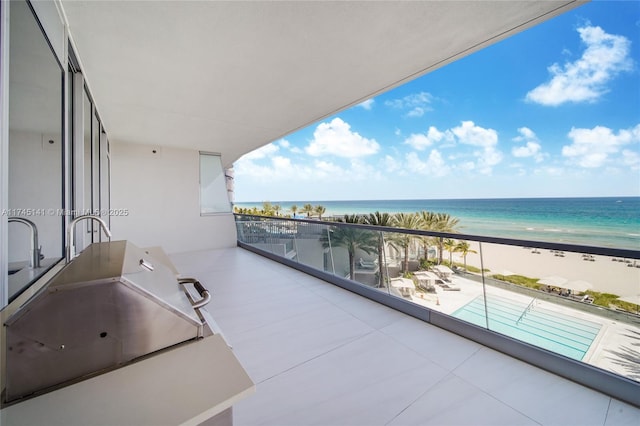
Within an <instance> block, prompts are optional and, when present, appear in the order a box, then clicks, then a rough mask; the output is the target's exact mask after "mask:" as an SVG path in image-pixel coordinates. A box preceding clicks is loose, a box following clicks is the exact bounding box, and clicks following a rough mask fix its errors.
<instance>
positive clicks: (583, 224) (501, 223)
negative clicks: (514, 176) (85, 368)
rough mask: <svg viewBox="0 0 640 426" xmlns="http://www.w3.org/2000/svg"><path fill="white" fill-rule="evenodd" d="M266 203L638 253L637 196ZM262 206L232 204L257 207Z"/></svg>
mask: <svg viewBox="0 0 640 426" xmlns="http://www.w3.org/2000/svg"><path fill="white" fill-rule="evenodd" d="M269 202H271V204H278V205H280V207H281V208H282V211H281V212H282V214H283V215H286V214H291V211H290V209H291V206H293V205H296V206H297V207H298V209H300V208H302V206H303V205H305V204H311V205H313V206H317V205H322V206H324V207H325V208H326V212H325V214H324V216H343V215H345V214H369V213H373V212H376V211H380V212H386V213H400V212H404V213H412V212H418V211H422V210H426V211H431V212H436V213H448V214H449V215H451V216H452V217H455V218H457V219H459V220H460V222H459V226H458V228H457V230H458V232H461V233H464V234H470V235H482V236H490V237H502V238H515V239H523V240H535V241H548V242H557V243H567V244H580V245H587V246H599V247H612V248H620V249H631V250H640V197H629V196H626V197H564V198H563V197H554V198H478V199H435V200H424V199H422V200H421V199H416V200H296V201H269ZM262 203H263V201H259V202H238V203H235V204H234V205H235V206H236V207H239V208H252V207H257V208H258V209H260V208H262ZM298 216H299V217H300V215H298Z"/></svg>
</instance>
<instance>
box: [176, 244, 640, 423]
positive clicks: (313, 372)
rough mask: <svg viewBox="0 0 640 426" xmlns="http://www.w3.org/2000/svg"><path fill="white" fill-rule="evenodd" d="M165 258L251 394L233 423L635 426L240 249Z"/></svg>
mask: <svg viewBox="0 0 640 426" xmlns="http://www.w3.org/2000/svg"><path fill="white" fill-rule="evenodd" d="M172 260H173V261H174V262H175V264H176V266H177V268H178V270H179V271H180V272H181V274H182V275H184V276H195V277H197V278H198V279H199V280H200V281H201V282H202V283H203V284H204V285H205V286H207V287H208V288H209V289H211V290H212V291H213V300H212V302H211V303H210V305H209V311H210V312H211V313H212V315H213V316H214V318H215V319H216V321H217V322H218V324H219V325H220V327H221V328H222V330H223V332H224V334H225V337H226V338H227V340H228V341H229V343H230V344H232V345H233V348H234V352H235V354H236V356H237V357H238V359H239V360H240V362H241V363H242V364H243V365H244V367H245V369H246V370H247V372H248V373H249V375H250V376H251V377H252V379H253V380H254V382H255V383H256V385H257V389H256V393H255V394H254V395H252V396H250V397H249V398H247V399H245V400H243V401H241V402H240V403H238V404H236V406H235V407H234V422H235V425H236V426H242V425H278V426H280V425H296V426H298V425H367V426H369V425H521V424H522V425H536V424H540V425H635V426H637V425H639V424H640V409H638V408H636V407H633V406H631V405H629V404H626V403H623V402H620V401H618V400H615V399H612V398H610V397H608V396H606V395H604V394H601V393H599V392H596V391H594V390H591V389H589V388H586V387H584V386H581V385H578V384H575V383H573V382H571V381H568V380H566V379H563V378H560V377H558V376H556V375H554V374H551V373H548V372H546V371H544V370H541V369H539V368H536V367H533V366H531V365H529V364H526V363H524V362H521V361H518V360H516V359H513V358H511V357H509V356H506V355H503V354H501V353H499V352H497V351H494V350H492V349H489V348H487V347H484V346H482V345H480V344H477V343H475V342H472V341H470V340H467V339H465V338H462V337H459V336H457V335H455V334H452V333H449V332H447V331H444V330H442V329H440V328H437V327H435V326H432V325H429V324H427V323H424V322H422V321H420V320H417V319H414V318H412V317H409V316H407V315H405V314H403V313H400V312H397V311H395V310H393V309H390V308H387V307H385V306H382V305H380V304H378V303H376V302H373V301H370V300H368V299H365V298H363V297H361V296H358V295H356V294H353V293H351V292H348V291H346V290H343V289H341V288H338V287H336V286H334V285H332V284H329V283H326V282H324V281H321V280H318V279H316V278H314V277H311V276H309V275H307V274H304V273H302V272H299V271H296V270H294V269H291V268H288V267H286V266H284V265H281V264H279V263H276V262H273V261H271V260H269V259H266V258H263V257H261V256H258V255H256V254H253V253H251V252H248V251H246V250H243V249H240V248H233V249H224V250H211V251H200V252H192V253H183V254H178V255H174V256H172ZM214 362H215V361H214Z"/></svg>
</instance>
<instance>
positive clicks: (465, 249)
mask: <svg viewBox="0 0 640 426" xmlns="http://www.w3.org/2000/svg"><path fill="white" fill-rule="evenodd" d="M455 251H457V252H460V253H462V258H463V259H464V269H465V270H466V269H467V254H469V253H478V252H477V251H475V250H471V246H469V243H468V242H466V241H460V242H459V243H458V244H457V245H456V248H455Z"/></svg>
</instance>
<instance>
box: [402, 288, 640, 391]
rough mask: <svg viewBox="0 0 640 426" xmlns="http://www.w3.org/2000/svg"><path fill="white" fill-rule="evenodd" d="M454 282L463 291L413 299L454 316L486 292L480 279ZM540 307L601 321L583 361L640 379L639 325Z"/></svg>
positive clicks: (520, 298) (505, 293)
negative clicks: (478, 280)
mask: <svg viewBox="0 0 640 426" xmlns="http://www.w3.org/2000/svg"><path fill="white" fill-rule="evenodd" d="M452 284H453V285H455V286H457V287H460V291H444V290H443V289H442V288H440V287H438V288H437V293H435V294H433V293H429V294H424V298H422V297H419V296H413V297H412V298H411V300H412V301H413V302H414V303H417V304H419V305H422V306H425V307H427V308H429V309H432V310H435V311H438V312H442V313H445V314H448V315H451V314H453V313H454V312H455V311H457V310H458V309H460V308H462V307H463V306H465V305H466V304H468V303H470V302H471V301H473V300H474V299H475V298H476V297H478V296H482V295H483V291H482V284H481V283H479V282H476V281H472V280H469V279H467V278H464V277H460V276H453V277H452ZM487 293H488V294H489V295H496V296H499V297H502V298H505V299H510V300H513V301H515V302H518V303H524V304H528V303H529V302H531V301H532V300H533V298H532V297H531V296H527V295H523V294H519V293H515V292H511V291H509V290H505V289H501V288H496V287H491V286H487ZM536 306H538V307H540V308H544V309H547V310H550V311H555V312H558V313H561V314H564V315H569V316H572V317H574V318H578V319H582V320H585V321H590V322H594V323H597V324H601V325H602V327H601V329H600V332H599V333H598V335H597V336H596V337H595V339H594V340H593V343H592V344H591V346H590V347H589V350H588V351H587V352H586V354H585V356H584V357H583V359H582V361H583V362H585V363H587V364H591V365H594V366H596V367H600V368H603V369H605V370H608V371H613V372H615V373H617V374H620V375H622V376H625V377H629V378H631V379H633V380H636V381H639V380H640V351H639V350H638V347H639V345H640V328H639V327H634V326H633V325H631V324H626V323H621V322H617V321H614V320H611V319H609V318H604V317H601V316H598V315H594V314H591V313H588V312H583V311H580V310H577V309H571V308H569V307H566V306H563V305H559V304H555V303H552V302H549V301H544V300H538V301H537V303H536Z"/></svg>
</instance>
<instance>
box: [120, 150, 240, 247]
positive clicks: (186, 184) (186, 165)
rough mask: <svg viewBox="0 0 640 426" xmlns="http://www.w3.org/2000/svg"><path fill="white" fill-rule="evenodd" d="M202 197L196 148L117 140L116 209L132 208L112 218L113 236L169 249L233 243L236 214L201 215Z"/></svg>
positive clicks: (224, 245)
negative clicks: (125, 214)
mask: <svg viewBox="0 0 640 426" xmlns="http://www.w3.org/2000/svg"><path fill="white" fill-rule="evenodd" d="M154 151H155V153H154ZM222 184H224V181H222ZM222 193H224V194H226V190H225V191H222ZM199 198H200V192H199V153H198V151H197V150H190V149H179V148H169V147H160V146H150V145H140V144H131V143H122V142H117V141H116V142H112V144H111V209H112V210H116V211H117V210H118V209H127V210H128V211H129V214H128V216H112V217H111V228H112V231H113V239H114V240H123V239H126V240H129V241H131V242H132V243H134V244H135V245H137V246H139V247H148V246H161V247H162V248H163V249H164V250H165V251H166V252H167V253H179V252H185V251H192V250H203V249H210V248H223V247H234V246H235V245H236V228H235V222H234V218H233V215H232V214H230V213H229V214H221V215H215V216H200V199H199Z"/></svg>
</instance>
